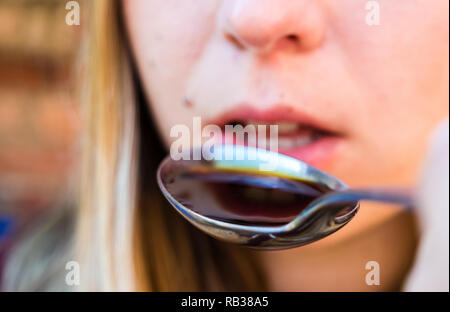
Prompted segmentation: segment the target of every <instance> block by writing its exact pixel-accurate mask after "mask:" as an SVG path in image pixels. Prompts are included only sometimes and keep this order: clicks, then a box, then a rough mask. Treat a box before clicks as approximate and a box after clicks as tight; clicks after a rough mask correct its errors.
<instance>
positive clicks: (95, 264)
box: [77, 0, 264, 291]
mask: <svg viewBox="0 0 450 312" xmlns="http://www.w3.org/2000/svg"><path fill="white" fill-rule="evenodd" d="M89 5H91V7H90V11H89V12H90V14H91V16H90V25H89V27H88V30H89V34H88V36H89V39H88V40H89V41H88V48H87V52H86V56H87V68H86V77H87V79H86V80H85V83H86V89H85V95H84V104H85V106H84V113H85V116H86V120H85V121H84V122H85V124H84V126H85V129H86V131H85V136H84V138H83V140H84V145H83V159H82V163H83V166H82V188H81V202H80V211H79V214H78V221H79V222H78V227H77V242H78V244H77V246H78V247H77V253H78V258H79V261H80V264H81V270H82V280H81V288H82V289H83V290H127V291H130V290H149V291H166V290H169V291H170V290H262V289H264V283H263V279H262V277H261V274H259V273H258V270H257V265H256V263H255V261H254V259H253V258H254V257H253V255H252V254H250V253H249V252H247V251H246V250H243V249H238V248H237V247H233V246H227V245H224V244H221V243H219V242H216V241H213V240H212V239H210V238H208V237H206V236H204V235H203V234H201V233H199V232H198V231H197V230H195V229H193V228H192V227H191V226H190V225H187V223H186V221H184V220H182V219H181V217H179V216H178V215H176V214H175V213H174V212H173V210H172V209H171V208H169V207H168V206H167V205H166V203H165V202H164V201H163V200H162V198H161V195H160V194H159V192H158V190H157V186H156V184H155V182H154V180H155V177H154V174H155V170H154V169H155V161H157V159H155V158H156V157H155V154H158V152H157V150H152V151H148V149H147V151H145V150H146V147H145V146H144V145H146V146H148V144H141V142H146V143H147V140H149V139H150V138H149V136H150V134H149V132H153V130H151V125H149V123H151V121H150V120H149V119H146V116H145V115H147V114H148V112H147V111H139V109H141V110H143V108H142V107H140V106H139V103H141V102H142V101H141V100H140V99H137V98H136V97H137V93H136V82H135V81H136V79H133V77H134V75H133V71H132V66H131V64H130V63H131V62H130V58H129V53H128V50H127V47H128V44H127V42H126V36H124V32H123V28H124V27H123V26H122V25H121V24H120V23H121V18H120V5H119V2H115V1H109V0H96V1H89ZM137 116H139V118H137ZM143 135H145V138H143ZM144 140H145V141H144ZM152 144H153V146H158V144H157V143H156V142H152ZM144 157H145V158H144ZM143 158H144V159H145V162H144V161H142V159H143ZM152 158H153V159H152Z"/></svg>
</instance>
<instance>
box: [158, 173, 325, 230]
mask: <svg viewBox="0 0 450 312" xmlns="http://www.w3.org/2000/svg"><path fill="white" fill-rule="evenodd" d="M163 183H164V184H165V187H166V189H167V190H168V191H169V193H170V194H171V195H172V196H173V197H174V198H175V199H176V200H177V201H178V202H180V203H181V204H182V205H183V206H185V207H187V208H189V209H191V210H193V211H195V212H197V213H199V214H201V215H203V216H207V217H210V218H213V219H216V220H222V221H226V222H230V223H235V224H247V225H249V224H251V225H262V226H264V225H266V226H269V225H280V224H284V223H288V222H289V221H291V220H292V219H294V218H295V217H296V216H297V215H298V214H299V213H300V212H301V211H302V210H304V209H305V208H306V206H307V205H308V204H309V203H311V202H312V201H313V200H314V199H316V198H317V197H319V196H321V195H323V194H325V193H327V192H329V191H331V190H330V189H329V188H327V187H326V186H324V185H321V184H318V183H313V182H309V181H308V182H307V181H298V180H293V179H288V178H282V177H273V176H267V175H259V174H253V173H242V172H229V171H212V172H204V171H203V172H202V171H197V172H196V171H195V170H190V171H181V172H177V173H175V174H173V175H172V176H170V177H167V178H166V179H165V181H163Z"/></svg>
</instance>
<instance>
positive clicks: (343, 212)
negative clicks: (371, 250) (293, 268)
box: [157, 145, 359, 249]
mask: <svg viewBox="0 0 450 312" xmlns="http://www.w3.org/2000/svg"><path fill="white" fill-rule="evenodd" d="M192 155H195V152H194V151H192V153H191V155H190V156H192ZM227 155H228V156H230V155H233V156H232V157H226V156H227ZM210 156H213V157H209V158H210V159H211V160H205V159H200V160H173V159H172V158H171V157H170V156H168V157H166V158H165V159H164V160H163V161H162V162H161V164H160V166H159V168H158V171H157V181H158V185H159V187H160V189H161V191H162V193H163V195H164V196H165V198H166V199H167V200H168V201H169V203H170V204H171V205H172V206H173V207H174V208H175V209H176V210H177V211H178V212H179V213H180V214H181V215H182V216H183V217H184V218H186V219H187V220H188V221H189V222H190V223H192V225H194V226H195V227H197V228H198V229H200V230H202V231H203V232H205V233H207V234H209V235H211V236H212V237H214V238H217V239H219V240H223V241H227V242H231V243H235V244H239V245H244V246H248V247H253V248H262V249H285V248H293V247H297V246H302V245H305V244H309V243H311V242H314V241H316V240H319V239H321V238H324V237H326V236H328V235H330V234H332V233H334V232H336V231H337V230H339V229H340V228H342V227H343V226H344V225H346V224H347V223H348V222H349V221H350V220H351V219H352V218H353V217H354V216H355V214H356V212H357V211H358V208H359V201H358V200H355V198H346V199H345V200H341V201H339V202H332V201H331V202H330V200H329V199H327V198H328V197H327V195H324V196H320V197H318V198H317V199H316V200H314V201H312V202H310V203H309V204H308V205H307V206H306V207H305V208H304V209H303V210H302V211H301V212H300V213H299V214H298V215H297V216H296V217H295V218H293V219H292V220H291V221H289V222H287V223H285V224H280V225H260V224H252V223H251V222H249V223H246V224H240V223H235V222H230V221H224V220H220V219H216V218H212V217H209V216H206V215H204V214H200V213H198V212H196V211H195V209H193V208H194V207H191V205H190V204H188V203H186V201H184V200H182V199H180V198H179V197H178V196H175V195H174V194H173V192H171V190H170V184H171V183H172V182H173V181H174V179H175V178H176V177H177V176H178V175H180V174H186V173H189V174H192V173H193V172H196V173H198V172H201V173H214V172H221V173H224V174H225V175H226V174H229V175H230V176H232V177H235V176H236V175H238V176H239V175H250V174H251V175H252V176H253V177H254V176H255V175H256V176H257V177H259V178H260V179H247V180H245V183H246V184H253V185H255V184H258V186H260V187H265V188H268V187H272V188H277V187H280V184H281V183H280V181H286V179H287V181H302V182H305V181H306V182H310V183H315V184H317V185H320V186H321V187H324V188H326V189H327V190H329V192H330V194H332V193H333V192H338V193H342V192H345V191H348V190H349V188H348V186H347V185H345V184H344V183H343V182H341V181H340V180H339V179H337V178H335V177H333V176H331V175H328V174H327V173H325V172H323V171H321V170H319V169H316V168H314V167H312V166H310V165H308V164H306V163H305V162H302V161H300V160H297V159H294V158H291V157H288V156H285V155H282V154H278V153H275V152H272V151H268V150H263V149H257V148H252V147H246V146H236V145H222V146H219V148H217V147H215V148H214V150H213V151H212V153H211V155H210ZM191 159H192V158H191ZM273 177H275V179H272V180H271V179H270V178H273ZM280 178H283V180H280ZM241 180H242V179H241ZM282 187H284V188H285V189H289V190H290V191H292V192H295V187H296V184H295V183H294V184H291V183H284V182H283V185H282ZM205 196H206V195H205ZM282 208H283V207H280V209H282Z"/></svg>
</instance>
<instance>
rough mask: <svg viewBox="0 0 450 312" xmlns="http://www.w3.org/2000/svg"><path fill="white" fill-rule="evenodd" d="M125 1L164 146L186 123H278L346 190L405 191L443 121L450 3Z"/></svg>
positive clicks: (286, 145) (293, 149)
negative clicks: (369, 187) (380, 187)
mask: <svg viewBox="0 0 450 312" xmlns="http://www.w3.org/2000/svg"><path fill="white" fill-rule="evenodd" d="M367 3H369V4H372V5H375V6H376V4H378V5H379V25H369V24H371V23H367V20H369V22H370V21H376V17H374V14H375V15H376V13H377V12H376V7H374V6H369V7H368V9H366V4H367ZM122 5H123V8H124V16H125V21H126V26H127V31H128V34H129V37H130V40H131V44H132V50H133V53H134V57H135V60H136V63H137V66H138V70H139V73H140V77H141V83H142V85H143V88H144V90H145V92H146V94H147V96H148V99H149V101H148V103H149V105H150V107H151V109H152V112H153V116H154V120H155V122H156V123H157V126H158V129H159V131H160V134H161V136H162V137H163V139H164V141H165V142H166V143H167V144H170V142H171V140H175V138H171V137H170V129H171V127H172V126H174V125H177V124H184V125H187V126H189V127H192V119H193V117H194V116H200V117H202V122H203V125H206V124H210V123H216V124H218V125H219V126H223V125H224V124H227V123H231V122H233V121H238V122H240V123H242V124H247V123H249V122H256V123H262V124H277V123H278V124H280V127H279V134H280V140H279V141H280V146H279V149H280V150H281V151H282V152H284V153H287V154H289V155H292V156H294V157H297V158H299V159H302V160H305V161H307V162H309V163H311V164H313V165H315V166H316V167H319V168H321V169H323V170H325V171H328V172H329V173H331V174H333V175H336V176H337V177H339V178H340V179H342V180H343V181H344V182H346V183H348V184H350V185H352V186H363V185H364V186H367V185H377V184H380V185H393V184H398V185H409V184H412V183H413V182H414V180H415V177H416V169H417V167H418V165H419V163H420V160H421V158H422V156H423V154H424V150H425V148H426V142H427V137H428V135H429V134H430V132H431V130H432V129H433V127H434V126H435V125H437V123H438V122H439V121H440V120H441V119H442V118H444V117H445V116H447V115H448V44H449V42H448V36H449V34H448V22H449V16H448V6H449V2H448V1H441V0H433V1H430V0H416V1H408V2H404V1H392V0H378V1H360V0H343V1H335V0H317V1H313V0H224V1H221V0H192V1H183V0H133V1H123V2H122ZM303 127H308V128H309V129H311V128H312V130H309V131H301V129H302V128H303ZM319 129H321V130H325V134H324V133H323V132H320V131H319ZM319 132H320V133H321V135H320V136H318V135H316V134H318V133H319ZM305 138H306V139H305ZM281 142H283V143H281ZM281 145H282V146H281ZM375 219H376V218H375Z"/></svg>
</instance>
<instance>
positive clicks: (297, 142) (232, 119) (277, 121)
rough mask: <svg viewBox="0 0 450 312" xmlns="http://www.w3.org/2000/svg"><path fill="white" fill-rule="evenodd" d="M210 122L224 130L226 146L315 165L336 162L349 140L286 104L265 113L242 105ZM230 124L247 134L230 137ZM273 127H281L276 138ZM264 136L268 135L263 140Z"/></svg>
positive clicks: (233, 134) (321, 122) (276, 106)
mask: <svg viewBox="0 0 450 312" xmlns="http://www.w3.org/2000/svg"><path fill="white" fill-rule="evenodd" d="M209 122H210V123H212V124H216V125H218V126H220V127H221V128H222V130H223V132H222V133H224V136H223V138H222V143H228V144H230V143H231V144H237V145H251V146H256V147H258V148H263V149H270V150H272V151H273V150H274V149H276V151H277V152H279V153H282V154H285V155H288V156H291V157H294V158H297V159H300V160H302V161H305V162H307V163H309V164H311V165H314V166H322V165H323V164H324V163H325V162H328V161H329V160H331V159H333V158H334V151H335V150H336V147H337V146H338V145H339V144H340V143H341V142H342V141H343V139H344V138H345V136H344V135H343V133H341V132H340V131H338V130H337V128H336V127H335V125H332V124H331V123H329V122H325V121H319V120H318V119H315V118H313V117H311V116H310V115H307V114H305V113H304V112H300V111H297V110H295V109H293V108H292V107H291V106H285V105H275V106H273V107H271V108H270V109H265V110H258V109H256V108H254V107H249V106H245V105H244V106H239V107H237V108H235V109H233V110H230V111H228V112H226V113H224V114H222V115H220V116H219V117H218V118H215V119H214V120H210V121H209ZM227 125H228V126H229V125H231V126H233V128H234V129H236V126H240V127H241V129H243V135H235V132H232V133H231V137H230V134H227V133H226V129H227ZM248 126H252V127H250V128H252V129H256V132H252V131H248V130H251V129H249V128H248ZM271 126H277V131H276V132H275V135H274V134H273V129H271ZM253 133H256V134H253ZM261 136H264V138H263V139H264V140H262V141H260V138H261ZM261 142H263V144H261Z"/></svg>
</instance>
